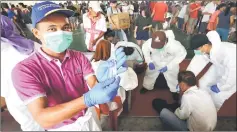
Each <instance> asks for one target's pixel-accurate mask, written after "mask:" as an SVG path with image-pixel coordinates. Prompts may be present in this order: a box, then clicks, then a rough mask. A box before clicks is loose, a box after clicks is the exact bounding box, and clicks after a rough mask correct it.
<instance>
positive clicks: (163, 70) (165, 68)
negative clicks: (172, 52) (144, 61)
mask: <svg viewBox="0 0 237 132" xmlns="http://www.w3.org/2000/svg"><path fill="white" fill-rule="evenodd" d="M167 70H168V68H167V66H165V67H163V68H162V69H160V70H159V72H161V73H164V72H166V71H167Z"/></svg>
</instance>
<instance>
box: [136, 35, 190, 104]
mask: <svg viewBox="0 0 237 132" xmlns="http://www.w3.org/2000/svg"><path fill="white" fill-rule="evenodd" d="M142 51H143V54H144V58H145V62H146V63H147V65H148V68H147V70H146V74H145V77H144V81H143V88H142V89H141V90H140V93H141V94H144V93H146V92H147V91H149V90H152V89H154V85H155V82H156V79H157V78H158V77H159V75H162V74H163V75H164V78H165V80H166V81H167V84H168V87H169V90H170V91H171V92H172V94H173V99H174V100H178V94H177V91H176V86H177V84H178V81H177V75H178V73H179V69H180V67H179V64H180V63H181V62H182V61H183V60H184V59H185V57H186V55H187V51H186V49H185V48H184V46H183V45H182V44H181V43H180V42H179V41H177V40H175V35H174V33H173V31H172V30H166V31H157V32H154V33H153V34H152V38H151V39H149V40H147V41H146V42H145V43H144V44H143V47H142ZM162 82H163V81H159V83H162Z"/></svg>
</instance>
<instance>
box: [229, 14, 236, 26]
mask: <svg viewBox="0 0 237 132" xmlns="http://www.w3.org/2000/svg"><path fill="white" fill-rule="evenodd" d="M234 22H235V16H234V15H232V16H231V17H230V26H233V25H234Z"/></svg>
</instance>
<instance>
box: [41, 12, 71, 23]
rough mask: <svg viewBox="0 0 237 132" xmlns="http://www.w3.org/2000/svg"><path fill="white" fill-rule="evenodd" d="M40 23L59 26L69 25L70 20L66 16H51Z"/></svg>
mask: <svg viewBox="0 0 237 132" xmlns="http://www.w3.org/2000/svg"><path fill="white" fill-rule="evenodd" d="M40 23H45V24H46V23H47V24H50V23H52V24H54V25H58V24H68V23H69V19H68V17H66V16H65V15H59V14H56V15H50V16H48V17H46V18H44V19H43V20H41V22H40Z"/></svg>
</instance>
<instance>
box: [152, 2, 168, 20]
mask: <svg viewBox="0 0 237 132" xmlns="http://www.w3.org/2000/svg"><path fill="white" fill-rule="evenodd" d="M153 11H155V14H154V16H153V21H160V22H165V14H166V13H167V11H168V6H167V4H166V3H164V2H157V3H156V5H155V7H154V9H153Z"/></svg>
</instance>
